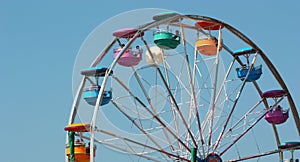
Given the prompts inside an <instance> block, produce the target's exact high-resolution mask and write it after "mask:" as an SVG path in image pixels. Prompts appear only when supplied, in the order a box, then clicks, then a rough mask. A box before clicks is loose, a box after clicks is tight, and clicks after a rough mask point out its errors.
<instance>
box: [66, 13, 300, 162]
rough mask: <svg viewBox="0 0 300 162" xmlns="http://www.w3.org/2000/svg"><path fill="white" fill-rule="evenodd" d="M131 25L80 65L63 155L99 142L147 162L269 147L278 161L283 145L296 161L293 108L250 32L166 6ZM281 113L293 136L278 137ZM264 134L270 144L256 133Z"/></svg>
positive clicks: (84, 153) (205, 159)
mask: <svg viewBox="0 0 300 162" xmlns="http://www.w3.org/2000/svg"><path fill="white" fill-rule="evenodd" d="M137 25H139V26H138V27H134V28H122V29H120V30H117V31H115V32H112V35H113V40H112V41H111V42H110V43H108V45H107V46H106V47H105V48H104V49H103V50H102V52H101V53H100V54H99V56H97V58H95V61H94V62H92V63H91V66H90V67H88V68H87V69H84V70H83V71H81V74H82V81H81V82H80V84H79V85H78V90H77V93H76V95H75V98H74V102H73V105H72V109H71V114H70V118H69V123H68V125H67V126H66V127H65V130H66V131H67V132H68V133H67V135H68V136H67V146H66V161H76V162H87V161H91V162H93V161H95V155H96V154H95V151H96V148H95V143H99V144H101V145H105V146H107V147H110V148H112V149H115V150H117V151H120V152H123V153H127V154H130V155H134V156H138V157H140V158H144V159H147V160H152V161H188V162H223V161H224V162H233V161H243V160H250V159H258V158H267V157H268V156H267V155H272V154H278V155H279V156H276V158H278V157H279V160H280V161H283V160H284V157H283V156H284V152H285V151H291V152H292V160H294V157H293V153H294V151H297V150H298V149H300V144H299V142H298V141H297V140H299V135H300V120H299V114H298V111H297V108H296V106H295V104H294V102H293V99H292V96H291V94H290V92H289V90H288V88H287V86H286V85H285V83H284V80H283V78H282V77H281V76H280V74H279V73H278V71H277V70H276V68H275V66H274V65H273V64H272V62H271V61H270V60H269V59H268V57H267V56H266V54H265V53H264V52H263V51H262V50H261V49H260V48H259V47H258V46H257V45H256V44H255V43H254V42H253V41H251V40H250V39H249V38H248V37H246V36H245V35H244V34H243V33H241V32H240V31H238V30H237V29H235V28H234V27H232V26H230V25H228V24H227V23H224V22H222V21H220V20H216V19H213V18H210V17H206V16H199V15H182V14H178V13H172V12H165V13H160V14H157V15H154V16H153V21H152V22H148V23H146V24H142V25H141V24H137ZM227 44H228V45H227ZM229 44H230V45H231V46H232V47H231V46H229ZM236 47H238V48H236ZM232 49H238V50H235V51H233V50H232ZM144 51H145V52H144ZM143 55H145V56H143ZM105 59H106V61H104V60H105ZM107 60H110V61H107ZM266 83H267V84H266ZM270 87H272V88H270ZM270 89H271V90H270ZM81 101H84V102H81ZM82 112H84V113H85V115H86V117H83V115H82ZM289 112H291V114H290V115H289ZM79 116H80V117H79ZM264 119H265V121H264ZM81 122H84V123H81ZM287 122H289V125H290V128H289V130H290V132H289V135H290V136H293V137H296V141H290V140H295V139H287V137H285V136H284V131H285V130H286V128H285V124H286V123H287ZM267 128H268V129H267ZM262 129H265V130H266V131H262ZM266 136H268V137H272V138H267V139H266V140H265V141H264V143H268V146H266V145H265V144H264V143H263V144H261V143H259V141H258V140H257V139H256V137H266ZM76 138H77V140H79V142H78V143H77V144H76ZM273 139H275V141H273ZM85 141H88V142H89V143H90V145H89V146H88V147H87V146H86V144H85V143H86V142H85ZM100 159H101V157H100Z"/></svg>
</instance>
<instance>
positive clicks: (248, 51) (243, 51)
mask: <svg viewBox="0 0 300 162" xmlns="http://www.w3.org/2000/svg"><path fill="white" fill-rule="evenodd" d="M253 53H256V50H255V49H253V48H252V47H246V48H242V49H238V50H235V51H234V52H233V55H234V56H239V55H245V54H253Z"/></svg>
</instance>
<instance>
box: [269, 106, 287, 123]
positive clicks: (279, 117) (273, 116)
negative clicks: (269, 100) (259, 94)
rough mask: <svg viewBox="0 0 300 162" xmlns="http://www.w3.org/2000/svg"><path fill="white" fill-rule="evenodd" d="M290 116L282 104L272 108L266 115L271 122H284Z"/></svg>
mask: <svg viewBox="0 0 300 162" xmlns="http://www.w3.org/2000/svg"><path fill="white" fill-rule="evenodd" d="M288 118H289V113H288V111H286V110H282V108H281V107H280V106H277V107H275V108H272V110H271V111H270V112H268V113H267V114H266V115H265V119H266V120H267V122H268V123H270V124H282V123H284V122H285V121H286V120H287V119H288Z"/></svg>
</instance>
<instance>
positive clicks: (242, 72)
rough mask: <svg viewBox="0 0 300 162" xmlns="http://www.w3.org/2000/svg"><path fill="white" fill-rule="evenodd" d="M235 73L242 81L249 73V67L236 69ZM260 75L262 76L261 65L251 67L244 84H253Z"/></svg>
mask: <svg viewBox="0 0 300 162" xmlns="http://www.w3.org/2000/svg"><path fill="white" fill-rule="evenodd" d="M236 71H237V75H238V78H240V79H241V80H242V81H243V80H245V77H246V76H247V73H248V71H249V66H244V67H241V68H237V69H236ZM261 74H262V65H260V66H256V67H253V68H252V70H251V71H250V73H249V75H248V77H247V78H246V82H253V81H255V80H257V79H259V78H260V76H261Z"/></svg>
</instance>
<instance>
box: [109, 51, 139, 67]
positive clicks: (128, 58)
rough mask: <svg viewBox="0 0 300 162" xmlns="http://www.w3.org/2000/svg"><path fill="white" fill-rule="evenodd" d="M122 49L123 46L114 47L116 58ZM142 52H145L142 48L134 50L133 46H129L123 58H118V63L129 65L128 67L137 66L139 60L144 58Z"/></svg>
mask: <svg viewBox="0 0 300 162" xmlns="http://www.w3.org/2000/svg"><path fill="white" fill-rule="evenodd" d="M121 50H122V48H115V49H114V57H115V58H116V57H117V56H118V55H119V53H120V51H121ZM142 53H143V50H142V49H135V50H132V49H131V48H128V49H127V50H126V51H125V52H124V53H123V55H122V56H121V58H120V59H119V60H118V64H120V65H122V66H127V67H130V66H135V65H137V64H139V62H140V61H141V60H142Z"/></svg>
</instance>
